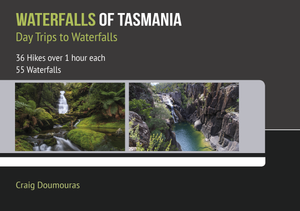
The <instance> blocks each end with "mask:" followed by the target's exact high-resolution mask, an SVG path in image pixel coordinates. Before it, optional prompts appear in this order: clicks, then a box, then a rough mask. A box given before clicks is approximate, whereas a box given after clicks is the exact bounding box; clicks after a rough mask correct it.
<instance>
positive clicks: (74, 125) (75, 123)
mask: <svg viewBox="0 0 300 211" xmlns="http://www.w3.org/2000/svg"><path fill="white" fill-rule="evenodd" d="M80 121H81V120H80V119H78V121H77V122H76V123H75V125H74V127H76V126H77V125H78V123H79V122H80Z"/></svg>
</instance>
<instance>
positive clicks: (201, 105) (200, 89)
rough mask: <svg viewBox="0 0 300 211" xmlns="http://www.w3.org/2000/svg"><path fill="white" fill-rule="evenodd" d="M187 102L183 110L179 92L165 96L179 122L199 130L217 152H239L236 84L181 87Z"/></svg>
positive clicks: (188, 85)
mask: <svg viewBox="0 0 300 211" xmlns="http://www.w3.org/2000/svg"><path fill="white" fill-rule="evenodd" d="M184 90H185V93H184V94H185V96H186V97H187V99H188V101H187V104H186V107H185V108H183V102H182V99H181V93H180V91H176V92H171V93H166V94H167V95H169V96H170V98H171V100H172V102H173V103H174V110H175V113H176V114H177V116H178V117H180V118H179V121H188V122H189V123H191V124H193V125H194V128H195V129H196V130H199V131H201V132H202V133H203V134H204V135H205V137H206V139H207V140H209V141H210V143H211V146H212V147H213V148H214V149H216V150H218V151H238V150H239V85H238V84H236V83H231V84H223V83H207V84H203V83H188V84H184Z"/></svg>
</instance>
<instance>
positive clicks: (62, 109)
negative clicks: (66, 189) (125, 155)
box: [27, 91, 125, 151]
mask: <svg viewBox="0 0 300 211" xmlns="http://www.w3.org/2000/svg"><path fill="white" fill-rule="evenodd" d="M64 94H65V91H60V97H59V99H58V104H57V107H58V113H59V114H66V113H67V112H68V110H69V106H68V104H67V100H66V98H65V96H64ZM80 121H81V120H80V119H79V120H78V121H77V122H75V124H74V128H76V126H77V125H78V123H79V122H80ZM86 129H90V130H93V131H96V132H101V133H105V135H106V136H107V138H106V142H107V143H105V145H106V146H111V147H114V148H116V149H123V148H125V142H124V140H125V136H124V135H116V130H117V129H116V128H86ZM69 131H70V129H68V128H62V125H54V126H53V129H51V130H43V131H41V132H40V134H38V135H36V136H29V137H28V139H27V141H28V142H29V143H32V144H33V151H84V150H83V149H82V148H81V147H79V146H77V145H76V144H74V143H72V142H71V141H70V140H68V139H66V134H67V133H68V132H69ZM51 138H55V139H56V144H55V145H53V146H48V145H47V144H45V143H44V140H48V139H51Z"/></svg>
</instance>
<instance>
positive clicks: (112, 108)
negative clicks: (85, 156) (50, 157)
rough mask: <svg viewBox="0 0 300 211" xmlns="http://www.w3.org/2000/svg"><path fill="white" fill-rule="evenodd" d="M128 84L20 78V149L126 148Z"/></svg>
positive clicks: (17, 133) (17, 112)
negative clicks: (25, 79)
mask: <svg viewBox="0 0 300 211" xmlns="http://www.w3.org/2000/svg"><path fill="white" fill-rule="evenodd" d="M124 150H125V83H16V84H15V151H46V152H50V151H124Z"/></svg>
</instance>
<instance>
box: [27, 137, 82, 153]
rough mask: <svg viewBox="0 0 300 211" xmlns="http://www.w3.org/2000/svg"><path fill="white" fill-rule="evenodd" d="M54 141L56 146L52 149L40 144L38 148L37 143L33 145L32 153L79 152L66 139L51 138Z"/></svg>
mask: <svg viewBox="0 0 300 211" xmlns="http://www.w3.org/2000/svg"><path fill="white" fill-rule="evenodd" d="M53 138H55V139H56V142H57V144H56V145H55V146H53V147H51V146H47V145H46V144H42V145H41V146H38V143H34V147H33V151H81V150H80V149H78V148H77V147H76V146H75V145H74V144H72V142H71V141H70V140H68V139H64V138H61V137H57V136H53Z"/></svg>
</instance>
